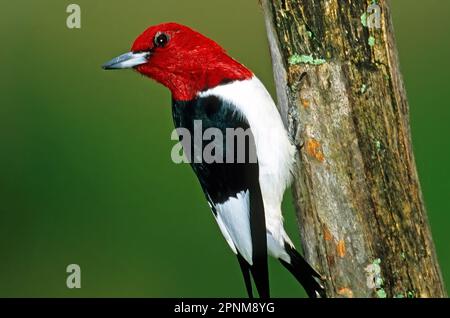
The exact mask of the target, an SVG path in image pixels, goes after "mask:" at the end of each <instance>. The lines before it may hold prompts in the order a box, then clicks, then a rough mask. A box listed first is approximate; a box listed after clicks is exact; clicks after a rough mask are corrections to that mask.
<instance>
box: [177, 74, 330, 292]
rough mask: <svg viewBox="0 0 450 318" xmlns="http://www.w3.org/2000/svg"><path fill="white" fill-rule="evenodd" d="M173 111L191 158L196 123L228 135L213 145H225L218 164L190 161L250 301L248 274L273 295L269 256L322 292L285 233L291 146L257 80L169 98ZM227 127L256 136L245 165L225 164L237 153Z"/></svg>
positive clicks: (311, 289) (250, 141)
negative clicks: (186, 98)
mask: <svg viewBox="0 0 450 318" xmlns="http://www.w3.org/2000/svg"><path fill="white" fill-rule="evenodd" d="M237 96H238V97H239V98H236V97H237ZM172 109H173V118H174V123H175V126H176V127H177V128H185V129H188V130H189V131H190V132H191V134H190V136H191V137H192V140H190V142H189V143H187V144H188V145H190V146H191V147H192V149H189V151H187V153H191V154H193V153H194V149H193V147H194V144H195V141H194V140H193V136H194V121H196V120H197V121H201V123H202V129H203V131H205V130H207V129H208V128H218V129H220V130H221V131H222V135H223V136H224V137H225V138H224V139H223V144H222V145H218V146H219V147H220V146H222V153H223V158H224V160H223V163H206V162H205V161H204V160H199V161H201V162H199V163H195V162H194V160H193V158H190V159H191V161H192V163H191V165H192V168H193V170H194V172H195V173H196V175H197V177H198V179H199V181H200V184H201V186H202V189H203V191H204V193H205V196H206V198H207V200H208V202H209V204H210V207H211V210H212V212H213V215H214V217H215V219H216V221H217V224H218V225H219V228H220V230H221V232H222V234H223V236H224V237H225V239H226V241H227V243H228V244H229V246H230V248H231V250H232V251H233V252H234V253H235V254H236V255H237V257H238V260H239V264H240V266H241V269H242V271H243V275H244V279H245V283H246V287H247V291H248V293H249V295H250V296H253V293H252V289H251V282H250V276H249V272H251V274H252V276H253V278H254V280H255V284H256V287H257V289H258V292H259V295H260V296H261V297H269V296H270V293H269V281H268V269H267V254H269V255H271V256H273V257H275V258H278V259H279V260H280V262H281V263H282V264H283V265H284V266H285V267H287V268H288V269H289V270H290V271H291V272H292V273H293V274H294V276H295V277H296V278H297V279H298V280H299V281H300V282H301V283H302V285H303V286H304V287H305V288H306V290H307V292H308V294H309V295H310V296H313V297H315V296H317V295H320V294H321V293H322V288H321V286H320V284H319V283H318V279H319V278H320V276H319V274H317V273H316V272H315V271H314V270H313V269H312V268H311V267H310V266H309V265H308V264H307V263H306V262H305V261H304V260H303V258H302V257H301V256H300V255H299V254H298V253H297V252H296V250H295V248H294V246H293V244H292V242H291V240H290V239H289V237H288V235H287V234H286V232H285V230H284V228H283V217H282V213H281V202H282V199H283V194H284V191H285V189H286V187H288V186H289V184H290V181H291V168H292V165H293V163H294V155H295V151H296V148H295V147H294V146H293V145H292V143H291V142H290V140H289V138H288V135H287V132H286V130H285V128H284V126H283V123H282V120H281V117H280V115H279V113H278V111H277V109H276V107H275V104H274V103H273V101H272V98H271V97H270V95H269V93H268V92H267V91H266V89H265V87H264V86H263V85H262V83H261V82H260V81H259V79H258V78H256V77H255V76H253V77H252V78H251V79H248V80H243V81H234V82H231V83H227V84H222V85H219V86H217V87H215V88H212V89H209V90H206V91H203V92H200V93H199V94H198V96H197V97H196V98H195V99H193V100H191V101H176V100H173V108H172ZM227 128H233V129H236V128H242V129H244V130H245V129H248V128H250V131H251V133H252V135H253V138H248V139H247V143H246V149H245V150H246V154H247V157H246V159H247V160H246V161H245V163H236V162H237V160H234V162H235V163H227V162H225V161H226V160H225V159H226V158H225V157H226V153H227V151H231V150H232V151H234V154H236V149H227V140H226V136H227V134H226V129H227ZM185 144H186V143H185ZM205 144H206V143H204V144H203V146H204V145H205ZM234 145H236V143H234ZM216 146H217V145H216ZM252 147H253V148H256V154H257V159H258V161H257V162H256V163H250V162H249V158H248V157H249V156H248V155H249V154H250V152H251V151H252V150H253V149H252ZM316 293H317V294H316Z"/></svg>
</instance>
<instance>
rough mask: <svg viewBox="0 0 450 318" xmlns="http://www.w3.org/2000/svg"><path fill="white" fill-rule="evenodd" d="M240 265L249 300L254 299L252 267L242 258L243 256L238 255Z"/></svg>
mask: <svg viewBox="0 0 450 318" xmlns="http://www.w3.org/2000/svg"><path fill="white" fill-rule="evenodd" d="M237 259H238V261H239V265H240V266H241V271H242V275H243V276H244V282H245V288H246V289H247V294H248V298H253V289H252V281H251V278H250V265H249V264H248V263H247V261H246V260H245V259H244V258H243V257H242V255H241V254H239V253H238V254H237Z"/></svg>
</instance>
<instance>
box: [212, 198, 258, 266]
mask: <svg viewBox="0 0 450 318" xmlns="http://www.w3.org/2000/svg"><path fill="white" fill-rule="evenodd" d="M215 210H216V212H217V216H216V220H217V223H218V224H219V227H220V230H221V231H222V234H223V236H224V237H225V239H226V241H227V242H228V244H229V245H230V247H231V249H232V250H233V252H234V253H237V252H239V254H241V255H242V257H244V259H245V260H246V261H247V262H248V263H249V264H250V265H252V264H253V261H252V237H251V232H250V215H249V211H250V198H249V192H248V190H247V191H245V192H244V191H241V192H239V193H238V194H237V195H236V197H230V198H229V199H228V201H225V202H224V203H221V204H216V205H215Z"/></svg>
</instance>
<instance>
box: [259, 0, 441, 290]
mask: <svg viewBox="0 0 450 318" xmlns="http://www.w3.org/2000/svg"><path fill="white" fill-rule="evenodd" d="M374 3H375V4H377V5H378V6H379V8H380V9H381V19H380V22H381V23H380V27H379V28H377V27H374V25H371V27H369V26H370V25H369V26H368V25H367V22H368V18H369V19H370V18H371V17H372V16H373V15H371V13H372V14H374V11H373V12H371V13H367V14H365V15H364V13H365V12H366V11H367V9H368V7H369V6H370V5H372V4H374ZM261 4H262V7H263V10H264V14H265V19H266V27H267V33H268V38H269V43H270V48H271V53H272V60H273V66H274V75H275V81H276V86H277V94H278V103H279V106H280V111H281V113H282V115H283V118H284V120H285V123H286V125H287V127H288V129H289V132H290V133H291V135H292V137H293V138H294V139H295V140H296V141H297V142H298V143H299V144H303V145H304V146H303V148H302V149H301V150H300V152H299V155H298V160H297V167H296V168H297V169H296V177H295V182H294V185H293V193H294V199H295V204H296V209H297V214H298V219H299V224H300V233H301V239H302V245H303V250H304V253H305V256H306V258H307V260H308V261H309V262H310V263H311V264H312V265H313V266H315V267H316V268H317V269H318V270H319V272H321V273H322V274H323V276H324V277H325V278H326V289H327V295H328V297H444V296H446V291H445V288H444V285H443V281H442V277H441V273H440V269H439V265H438V262H437V258H436V254H435V249H434V245H433V241H432V238H431V232H430V228H429V225H428V221H427V216H426V210H425V207H424V202H423V198H422V194H421V189H420V184H419V179H418V175H417V171H416V166H415V162H414V156H413V151H412V146H411V137H410V128H409V110H408V102H407V98H406V93H405V88H404V86H403V82H402V78H401V75H400V70H399V62H398V56H397V51H396V46H395V40H394V33H393V27H392V21H391V16H390V10H389V5H388V3H387V2H386V1H354V0H340V1H338V0H320V1H313V0H262V1H261ZM372 22H374V20H372ZM369 23H370V22H369Z"/></svg>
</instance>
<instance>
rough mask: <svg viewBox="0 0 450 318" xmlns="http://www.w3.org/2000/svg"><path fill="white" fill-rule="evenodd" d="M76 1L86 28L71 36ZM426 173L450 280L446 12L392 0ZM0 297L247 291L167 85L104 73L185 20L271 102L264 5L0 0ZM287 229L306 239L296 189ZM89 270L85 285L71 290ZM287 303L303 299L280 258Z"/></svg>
mask: <svg viewBox="0 0 450 318" xmlns="http://www.w3.org/2000/svg"><path fill="white" fill-rule="evenodd" d="M72 2H75V3H77V4H79V5H80V6H81V10H82V28H81V29H80V30H70V29H67V27H66V17H67V13H66V7H67V5H68V4H69V3H72ZM392 7H393V15H394V23H395V28H396V37H397V42H398V48H399V51H400V57H401V63H402V71H403V74H404V77H405V82H406V86H407V89H408V95H409V101H410V106H411V115H412V118H411V124H412V130H413V139H414V147H415V154H416V159H417V164H418V169H419V173H420V177H421V181H422V187H423V192H424V195H425V199H426V203H427V207H428V213H429V218H430V222H431V225H432V229H433V234H434V240H435V243H436V246H437V250H438V255H439V260H440V264H441V267H442V271H443V274H444V277H445V279H446V282H447V285H448V284H450V249H449V248H448V245H447V244H448V242H447V240H448V239H449V238H450V237H449V230H448V229H449V227H450V209H449V208H450V204H449V199H448V196H449V194H450V193H449V190H450V181H449V180H450V169H449V167H448V163H449V162H450V142H449V138H448V137H449V134H450V125H449V123H450V109H449V106H450V105H449V100H450V89H449V87H450V76H449V73H450V60H449V59H448V57H449V56H450V43H449V38H448V34H449V32H450V20H449V18H448V17H449V13H450V10H449V9H450V2H449V1H441V0H430V1H427V2H426V3H425V2H423V1H408V0H395V1H392ZM1 9H2V18H1V19H0V41H1V43H2V47H1V49H0V61H1V71H0V98H1V106H0V296H6V297H9V296H29V297H43V296H61V297H70V296H77V297H78V296H86V297H91V296H135V297H177V296H185V297H188V296H192V297H197V296H199V297H200V296H206V297H216V296H217V297H227V296H245V289H244V285H243V281H242V278H241V274H240V270H239V266H238V264H237V262H236V260H235V257H234V256H233V255H232V252H231V251H230V250H229V248H228V246H227V245H226V243H225V240H224V239H223V238H222V237H221V235H220V234H219V231H218V228H217V225H216V224H215V223H214V220H213V218H212V217H211V213H210V211H209V208H208V206H207V204H206V202H205V200H204V198H203V194H202V193H201V190H200V187H199V185H198V184H197V181H196V179H195V177H194V174H193V173H192V172H191V169H190V167H189V166H187V165H175V164H173V163H172V161H171V159H170V150H171V147H172V146H173V144H174V142H173V141H171V140H170V133H171V131H172V119H171V107H170V95H169V93H168V91H167V90H166V89H165V88H163V87H161V86H159V85H157V84H155V83H153V82H151V81H149V80H146V79H143V78H141V77H140V76H137V74H134V73H133V72H131V71H124V72H120V73H115V72H103V71H102V70H101V69H100V65H101V64H102V63H103V62H105V61H107V60H109V59H110V58H112V57H114V56H116V55H117V54H119V53H123V52H125V51H127V50H128V49H129V47H130V46H131V43H132V41H133V40H134V38H135V37H136V36H137V35H138V34H140V32H141V31H143V30H144V29H145V28H146V27H147V26H149V25H152V24H157V23H160V22H164V21H176V22H180V23H184V24H187V25H190V26H192V27H194V28H196V29H198V30H199V31H201V32H202V33H204V34H206V35H207V36H210V37H212V38H213V39H215V40H216V41H218V42H219V43H221V44H222V45H223V46H224V47H225V48H226V49H227V50H228V51H229V52H230V53H231V55H232V56H234V57H236V58H237V59H239V60H240V61H241V62H243V63H244V64H246V65H247V66H249V67H250V68H251V69H252V70H253V71H254V72H255V73H256V74H257V75H258V76H259V77H260V78H261V79H262V81H263V82H264V83H266V85H267V86H268V88H269V89H270V91H271V93H272V95H274V86H273V81H272V73H271V64H270V57H269V51H268V47H267V43H266V35H265V29H264V23H263V17H262V12H261V10H260V8H259V5H258V1H257V0H245V1H243V0H239V1H238V0H234V1H231V0H229V1H223V0H214V1H212V0H201V1H199V0H196V1H179V0H164V1H162V0H161V1H150V0H141V1H138V0H130V1H125V2H124V1H106V0H96V1H91V0H73V1H54V0H40V1H31V0H29V1H24V0H19V1H14V2H13V1H10V2H7V1H2V5H1ZM284 206H285V207H284V213H285V216H286V219H287V227H288V232H290V233H291V236H292V238H293V239H294V240H295V242H296V244H297V245H299V242H298V236H297V235H296V234H295V231H296V221H295V217H294V211H293V209H292V206H291V198H290V197H289V195H287V198H286V200H285V204H284ZM71 263H76V264H79V265H80V266H81V271H82V288H81V289H78V290H69V289H68V288H67V287H66V284H65V281H66V275H67V274H66V272H65V269H66V266H67V265H68V264H71ZM270 272H271V284H272V293H273V296H276V297H281V296H285V297H298V296H303V295H304V293H303V290H302V289H301V287H299V286H298V285H297V283H296V282H295V280H294V279H292V278H291V276H290V274H289V273H287V272H286V271H285V270H284V269H283V268H281V266H280V265H279V264H278V263H277V262H271V263H270Z"/></svg>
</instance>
